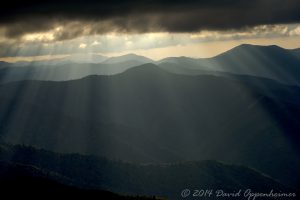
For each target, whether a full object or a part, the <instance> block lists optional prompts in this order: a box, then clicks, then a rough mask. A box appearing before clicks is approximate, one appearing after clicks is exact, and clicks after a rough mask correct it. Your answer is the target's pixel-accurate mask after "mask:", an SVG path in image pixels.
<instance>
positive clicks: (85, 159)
mask: <svg viewBox="0 0 300 200" xmlns="http://www.w3.org/2000/svg"><path fill="white" fill-rule="evenodd" d="M0 160H2V161H1V162H0V169H1V173H0V176H1V181H0V182H1V185H3V188H6V189H8V190H10V189H13V188H14V187H16V188H15V189H19V190H20V191H25V192H28V193H29V194H30V192H31V191H33V192H34V191H36V190H39V191H43V192H46V193H47V192H51V191H52V192H51V193H52V194H53V192H56V191H57V192H60V191H62V192H64V193H65V194H69V192H73V191H74V195H77V194H78V195H84V194H87V195H90V194H95V195H99V196H101V195H104V196H105V195H107V196H108V197H110V196H112V197H114V195H115V194H112V193H108V192H101V191H96V190H95V189H96V188H98V189H104V190H109V191H113V192H117V193H120V194H129V195H136V194H139V195H147V196H154V195H155V196H162V197H167V198H168V199H180V192H181V191H182V190H183V189H185V188H186V187H187V186H189V187H191V189H193V188H195V189H197V187H203V188H210V189H214V190H217V189H219V188H222V189H224V190H227V191H233V190H237V189H249V188H250V189H252V190H254V191H257V192H259V191H260V192H266V191H269V190H271V189H273V190H274V191H286V192H287V191H291V190H292V189H289V188H288V187H285V186H283V185H282V184H280V183H279V182H277V181H275V180H273V179H272V178H270V177H268V176H266V175H263V174H261V173H260V172H258V171H255V170H252V169H250V168H247V167H243V166H235V165H228V164H223V163H220V162H216V161H199V162H184V163H174V164H151V165H138V164H129V163H124V162H120V161H110V160H107V159H104V158H98V157H94V156H81V155H75V154H72V155H62V154H57V153H52V152H49V151H45V150H37V149H34V148H31V147H25V146H11V145H5V144H3V145H1V148H0ZM27 181H28V183H27V184H25V183H26V182H27ZM23 184H24V185H23ZM31 184H32V185H31ZM23 186H24V187H23ZM35 186H36V187H35ZM48 186H49V187H48ZM75 187H79V188H89V190H85V189H76V188H75ZM49 188H50V189H49ZM27 189H28V190H27ZM6 191H7V190H6ZM115 197H116V198H120V199H123V198H124V197H120V196H117V195H115ZM128 199H131V198H129V197H128ZM132 199H134V198H133V197H132ZM145 199H146V198H145Z"/></svg>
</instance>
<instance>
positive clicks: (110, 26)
mask: <svg viewBox="0 0 300 200" xmlns="http://www.w3.org/2000/svg"><path fill="white" fill-rule="evenodd" d="M299 10H300V4H299V2H298V0H285V1H281V0H252V1H249V0H247V1H246V0H223V1H219V0H198V1H196V0H195V1H192V0H145V1H139V0H110V1H109V0H102V1H96V0H72V1H71V0H60V1H59V0H52V1H50V0H46V1H36V0H27V1H26V0H25V1H22V2H17V0H10V1H9V2H8V4H6V5H5V6H3V7H2V11H1V12H0V27H1V29H2V32H3V35H4V36H5V37H6V38H8V39H19V38H22V37H24V35H26V34H31V33H39V32H49V34H50V35H51V34H52V36H53V38H52V40H68V39H72V38H76V37H80V36H87V35H97V34H105V33H109V32H121V33H147V32H174V33H178V32H179V33H182V32H184V33H187V32H199V31H202V30H232V29H239V30H242V29H246V28H249V27H254V26H257V25H262V24H283V23H297V22H300V12H299ZM59 28H60V30H59ZM50 35H49V36H50ZM52 36H51V37H52ZM48 39H49V38H48ZM50 39H51V38H50Z"/></svg>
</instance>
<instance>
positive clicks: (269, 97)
mask: <svg viewBox="0 0 300 200" xmlns="http://www.w3.org/2000/svg"><path fill="white" fill-rule="evenodd" d="M299 52H300V51H299V50H298V49H295V50H287V49H282V48H280V47H278V46H254V45H241V46H238V47H236V48H234V49H232V50H230V51H228V52H225V53H223V54H221V55H218V56H216V57H213V58H207V59H194V58H187V57H170V58H165V59H162V60H160V61H153V60H150V59H148V58H145V57H142V56H137V55H133V54H130V55H126V56H121V57H111V58H107V57H102V56H94V57H91V60H93V59H94V61H91V60H90V61H89V63H85V62H84V59H81V58H80V57H78V60H77V62H74V59H70V58H68V59H58V60H52V61H49V63H47V62H45V61H37V62H33V63H30V64H28V63H27V64H26V65H24V63H18V64H17V63H15V64H9V63H5V62H1V63H0V80H1V83H0V142H2V144H3V145H1V148H0V150H1V152H0V153H1V155H0V161H1V163H0V169H1V166H4V167H3V168H11V169H12V173H11V174H14V173H15V171H14V170H16V171H17V172H18V171H19V170H21V171H22V172H24V169H23V168H24V167H25V168H26V170H25V172H24V173H29V175H28V176H29V177H32V176H33V174H36V175H38V179H40V178H43V181H44V180H45V179H44V178H45V175H47V176H46V179H47V180H45V181H46V182H47V181H50V182H51V183H50V184H52V183H53V184H57V183H58V184H62V185H63V186H62V187H67V188H69V187H71V190H73V189H74V190H81V189H83V190H97V191H98V190H99V191H98V192H100V193H102V192H103V191H112V192H115V193H118V194H125V195H127V194H130V195H135V194H139V195H147V196H152V195H155V196H161V197H166V198H171V199H177V198H178V199H180V192H181V190H182V189H184V188H188V187H190V185H191V187H200V186H201V187H202V186H203V188H213V189H217V188H220V187H223V188H224V187H225V186H226V185H228V188H227V187H226V188H224V189H227V190H237V189H239V188H240V187H242V188H243V189H245V188H247V185H248V186H249V187H250V188H253V189H256V190H259V189H262V190H264V191H267V190H269V189H271V188H274V189H278V190H286V189H290V190H295V191H296V190H297V189H298V188H300V181H299V180H300V156H299V155H300V148H299V147H300V135H299V132H300V121H299V119H300V86H299V82H298V81H299V79H300V78H299V77H300V74H299V73H300V71H299V69H298V68H299V66H300V53H299ZM70 60H72V61H70ZM14 145H17V146H14ZM18 145H26V147H24V146H18ZM33 147H34V148H33ZM28 166H29V168H30V167H32V166H33V167H34V168H30V171H29V172H28V171H27V169H28ZM36 169H37V170H38V171H35V170H36ZM32 170H33V172H32ZM1 171H2V172H3V171H4V170H0V172H1ZM42 172H43V173H42ZM44 172H46V173H44ZM0 174H1V173H0ZM53 174H54V175H53ZM28 176H27V175H26V177H28ZM33 177H34V176H33ZM53 181H54V182H53ZM4 185H5V184H4ZM267 186H268V187H267ZM269 186H270V187H269ZM54 187H56V186H54ZM59 187H60V186H59ZM73 187H74V188H73ZM67 190H68V189H67ZM178 195H179V196H178Z"/></svg>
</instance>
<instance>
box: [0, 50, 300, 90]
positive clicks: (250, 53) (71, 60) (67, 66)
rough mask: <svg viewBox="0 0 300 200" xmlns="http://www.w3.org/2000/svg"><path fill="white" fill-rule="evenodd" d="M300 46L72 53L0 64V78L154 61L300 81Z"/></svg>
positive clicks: (53, 76) (57, 75)
mask: <svg viewBox="0 0 300 200" xmlns="http://www.w3.org/2000/svg"><path fill="white" fill-rule="evenodd" d="M299 60H300V50H299V49H292V50H288V49H283V48H281V47H278V46H276V45H272V46H257V45H249V44H244V45H240V46H237V47H235V48H233V49H231V50H229V51H227V52H224V53H222V54H220V55H218V56H215V57H213V58H205V59H195V58H188V57H169V58H164V59H161V60H159V61H154V60H151V59H149V58H146V57H144V56H139V55H135V54H127V55H123V56H116V57H105V56H102V55H98V54H88V55H71V56H66V57H65V58H59V59H52V60H46V61H34V62H17V63H5V62H2V63H1V64H0V82H2V83H5V82H11V81H19V80H28V79H30V80H53V81H63V80H73V79H79V78H83V77H85V76H88V75H94V74H97V75H113V74H118V73H122V72H124V71H125V70H127V69H129V68H131V67H135V66H139V65H142V64H147V63H152V64H155V65H157V66H159V67H160V68H162V69H164V70H167V71H169V72H172V73H178V74H186V75H199V74H211V75H218V76H228V75H250V76H256V77H262V78H269V79H274V80H277V81H279V82H281V83H285V84H290V85H299V83H300V82H299V77H300V71H299V69H298V68H299V67H298V66H299Z"/></svg>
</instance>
